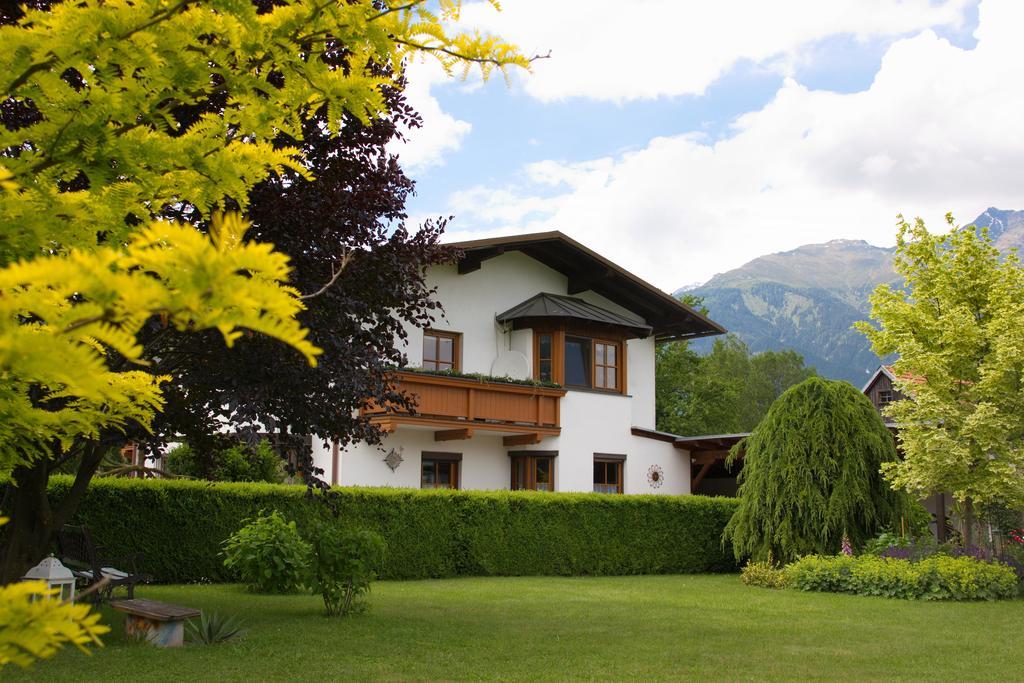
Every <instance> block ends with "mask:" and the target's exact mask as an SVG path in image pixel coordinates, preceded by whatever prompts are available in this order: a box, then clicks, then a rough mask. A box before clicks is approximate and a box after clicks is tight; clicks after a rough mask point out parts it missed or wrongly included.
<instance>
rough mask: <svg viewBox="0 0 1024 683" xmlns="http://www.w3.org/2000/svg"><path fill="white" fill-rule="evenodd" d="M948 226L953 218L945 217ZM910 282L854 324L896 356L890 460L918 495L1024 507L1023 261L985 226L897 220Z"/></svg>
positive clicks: (901, 260)
mask: <svg viewBox="0 0 1024 683" xmlns="http://www.w3.org/2000/svg"><path fill="white" fill-rule="evenodd" d="M947 221H948V222H949V225H950V226H951V227H952V226H953V219H952V217H950V216H947ZM895 266H896V270H897V272H898V273H899V274H900V275H902V276H903V277H904V278H905V280H906V288H905V289H894V288H892V287H888V286H885V285H883V286H880V287H879V288H878V289H877V290H875V293H874V294H873V295H872V296H871V317H872V318H873V319H874V321H875V323H876V324H877V327H874V326H872V325H870V324H868V323H866V322H865V323H859V324H858V327H859V329H860V330H861V331H862V332H864V333H865V334H866V335H867V337H868V339H870V340H871V343H872V346H873V348H874V351H875V353H876V354H878V355H879V356H887V355H889V354H898V355H899V358H898V359H897V360H896V362H895V363H894V370H895V374H896V376H897V380H896V386H897V387H898V388H899V389H900V391H902V392H903V393H904V394H906V395H907V396H909V397H910V400H906V401H898V402H895V403H891V404H889V406H888V408H887V409H886V414H887V415H888V416H889V417H891V418H892V419H893V420H895V421H896V423H897V424H898V425H899V440H900V444H901V447H902V450H903V455H904V457H903V458H902V459H900V460H897V461H894V462H890V463H887V464H885V465H883V468H884V472H885V475H886V477H887V478H888V479H889V481H890V482H892V484H893V485H894V486H895V487H897V488H900V489H903V490H906V491H908V492H910V493H913V494H916V495H918V496H924V495H927V494H931V493H938V492H943V491H946V492H952V494H953V496H954V497H955V498H956V499H958V500H959V501H961V502H963V503H965V504H966V505H967V506H968V511H969V510H970V507H971V506H972V505H974V504H987V503H997V504H1010V505H1011V506H1016V507H1018V508H1019V507H1021V506H1024V420H1022V419H1021V416H1022V415H1024V269H1022V268H1021V264H1020V262H1019V261H1018V259H1017V255H1016V254H1014V253H1011V254H1005V255H1001V254H1000V253H999V251H998V250H997V249H996V248H995V247H994V246H993V245H992V241H991V239H990V238H989V237H988V234H987V231H984V230H982V231H978V230H975V229H974V228H973V227H971V226H969V227H967V228H965V229H953V230H951V231H950V232H946V233H944V234H937V235H936V234H931V233H929V232H928V230H927V228H926V227H925V225H924V223H923V222H922V221H921V220H920V219H918V220H916V221H915V222H914V223H913V224H911V223H909V222H907V221H905V220H903V219H902V217H901V218H900V222H899V233H898V236H897V247H896V260H895Z"/></svg>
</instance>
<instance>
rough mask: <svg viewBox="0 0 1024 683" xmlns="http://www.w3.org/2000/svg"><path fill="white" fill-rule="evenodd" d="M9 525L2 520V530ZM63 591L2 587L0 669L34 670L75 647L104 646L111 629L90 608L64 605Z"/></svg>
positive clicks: (35, 585) (30, 585)
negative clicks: (12, 666)
mask: <svg viewBox="0 0 1024 683" xmlns="http://www.w3.org/2000/svg"><path fill="white" fill-rule="evenodd" d="M6 523H7V518H6V517H0V526H3V525H4V524H6ZM59 595H60V589H59V588H48V587H47V586H46V583H45V582H44V581H18V582H16V583H11V584H8V585H6V586H0V669H2V668H3V667H4V666H7V665H8V664H17V665H18V666H21V667H28V666H31V665H32V663H33V662H35V661H36V660H39V659H46V658H48V657H52V656H53V655H55V654H56V653H57V650H59V649H60V648H62V647H64V645H66V644H68V643H71V644H73V645H75V646H76V647H77V648H78V649H79V650H82V651H83V652H85V653H88V652H89V651H88V650H87V649H86V646H88V645H102V644H103V643H101V642H100V636H101V635H103V634H104V633H107V632H109V631H110V628H108V627H107V626H104V625H103V624H101V623H99V621H100V615H99V614H95V613H93V612H91V611H90V608H89V606H88V605H83V604H81V603H79V604H77V605H76V604H71V603H63V602H61V601H60V599H59V598H58V597H55V596H59Z"/></svg>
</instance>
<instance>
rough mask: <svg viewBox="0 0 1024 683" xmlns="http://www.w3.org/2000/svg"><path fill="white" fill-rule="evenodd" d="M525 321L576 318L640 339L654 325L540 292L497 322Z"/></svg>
mask: <svg viewBox="0 0 1024 683" xmlns="http://www.w3.org/2000/svg"><path fill="white" fill-rule="evenodd" d="M523 318H575V319H578V320H586V321H589V322H595V323H601V324H603V325H614V326H616V327H625V328H628V329H630V330H631V331H633V332H635V333H636V334H638V335H639V336H641V337H646V336H648V335H649V334H650V333H651V329H652V328H651V326H650V325H648V324H646V323H645V322H644V321H643V320H641V319H639V318H635V317H632V316H625V315H622V314H620V313H614V312H612V311H609V310H607V309H604V308H601V307H600V306H595V305H594V304H592V303H589V302H587V301H584V300H583V299H577V298H575V297H571V296H561V295H559V294H546V293H541V294H537V295H536V296H532V297H530V298H529V299H527V300H526V301H524V302H522V303H521V304H518V305H516V306H513V307H512V308H510V309H508V310H507V311H505V312H504V313H500V314H498V316H497V317H496V319H497V321H498V322H502V323H503V322H508V321H511V320H520V319H523Z"/></svg>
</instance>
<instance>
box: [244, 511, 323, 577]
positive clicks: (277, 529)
mask: <svg viewBox="0 0 1024 683" xmlns="http://www.w3.org/2000/svg"><path fill="white" fill-rule="evenodd" d="M310 551H311V548H310V545H309V543H307V542H306V541H304V540H302V537H301V536H300V535H299V531H298V529H297V528H296V526H295V522H288V521H285V519H284V516H283V515H282V514H281V513H280V512H278V511H277V510H274V511H272V512H270V513H269V514H263V513H261V514H260V516H259V517H256V518H255V519H246V520H244V526H243V527H242V528H241V529H239V530H238V531H236V532H235V533H234V534H232V535H231V536H230V537H229V538H228V539H227V540H226V541H225V542H224V566H225V567H227V568H228V569H230V570H232V571H234V572H236V573H237V575H238V576H239V578H241V580H242V581H243V582H244V583H245V584H246V585H247V586H248V588H249V590H251V591H253V592H254V593H295V592H297V591H299V590H301V589H302V587H303V586H304V585H305V581H306V579H307V568H308V566H309V558H310Z"/></svg>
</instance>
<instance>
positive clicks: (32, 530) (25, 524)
mask: <svg viewBox="0 0 1024 683" xmlns="http://www.w3.org/2000/svg"><path fill="white" fill-rule="evenodd" d="M81 450H82V458H81V461H80V462H79V466H78V472H77V473H76V474H75V480H74V482H73V483H72V484H71V488H70V489H69V490H68V493H67V495H66V496H65V497H64V498H63V499H62V500H61V501H60V502H59V504H58V505H57V506H56V508H54V507H53V506H51V505H50V499H49V496H48V495H47V485H48V484H49V481H50V464H51V463H50V461H49V460H47V459H37V460H35V461H34V462H33V463H32V464H31V465H21V466H18V467H16V468H14V471H13V472H12V473H11V480H12V482H14V483H17V486H15V485H13V483H12V484H8V487H9V488H8V496H9V498H8V499H9V501H10V507H9V510H10V518H11V519H10V521H9V522H8V523H7V524H6V525H5V526H3V527H2V528H0V534H2V539H3V540H2V546H0V585H3V584H7V583H10V582H12V581H17V580H19V579H20V578H21V577H22V576H24V575H25V572H26V571H27V570H28V569H30V568H31V567H32V566H33V565H35V564H37V563H38V562H39V561H40V560H41V559H43V558H44V557H46V555H47V553H49V552H50V549H51V546H52V544H53V541H54V538H55V537H56V535H57V532H58V531H59V530H60V528H61V527H62V526H64V524H66V523H67V522H68V521H69V520H70V519H71V517H72V516H73V515H74V514H75V512H76V511H77V510H78V506H79V504H80V503H81V502H82V498H84V497H85V491H86V489H88V487H89V482H90V481H92V476H93V474H95V473H96V469H97V468H98V467H99V464H100V461H101V460H102V457H103V450H102V448H100V446H99V444H96V443H90V444H87V445H84V446H83V447H82V449H81Z"/></svg>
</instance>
